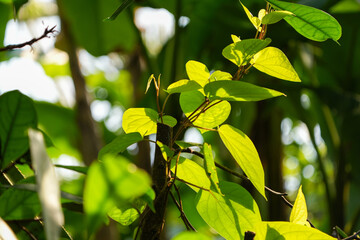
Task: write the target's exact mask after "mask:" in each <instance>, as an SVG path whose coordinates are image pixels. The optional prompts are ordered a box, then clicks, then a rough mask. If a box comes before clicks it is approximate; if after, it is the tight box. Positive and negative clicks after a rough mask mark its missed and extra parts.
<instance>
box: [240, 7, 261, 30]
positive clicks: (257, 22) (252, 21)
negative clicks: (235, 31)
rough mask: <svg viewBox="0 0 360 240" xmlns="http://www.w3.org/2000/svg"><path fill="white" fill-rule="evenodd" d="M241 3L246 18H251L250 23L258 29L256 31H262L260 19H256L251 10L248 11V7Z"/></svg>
mask: <svg viewBox="0 0 360 240" xmlns="http://www.w3.org/2000/svg"><path fill="white" fill-rule="evenodd" d="M240 3H241V6H242V7H243V9H244V11H245V13H246V16H247V17H248V18H249V20H250V22H251V23H252V24H253V25H254V27H255V28H256V30H258V31H259V32H260V31H261V28H260V25H261V21H260V19H259V18H258V17H254V16H253V15H252V14H251V12H250V11H249V9H247V7H245V5H244V4H242V2H240Z"/></svg>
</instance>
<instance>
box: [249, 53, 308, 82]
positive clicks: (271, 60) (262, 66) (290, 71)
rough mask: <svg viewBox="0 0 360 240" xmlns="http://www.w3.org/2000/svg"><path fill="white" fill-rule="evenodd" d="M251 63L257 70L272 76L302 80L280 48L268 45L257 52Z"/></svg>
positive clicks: (289, 79) (296, 80) (294, 80)
mask: <svg viewBox="0 0 360 240" xmlns="http://www.w3.org/2000/svg"><path fill="white" fill-rule="evenodd" d="M251 63H252V64H253V66H254V67H255V68H256V69H257V70H259V71H261V72H264V73H266V74H268V75H270V76H273V77H276V78H279V79H283V80H287V81H292V82H301V80H300V78H299V76H298V74H297V73H296V71H295V69H294V68H293V66H292V65H291V63H290V61H289V60H288V58H287V57H286V55H285V54H284V53H283V52H282V51H281V50H280V49H278V48H275V47H267V48H265V49H263V50H261V51H260V52H258V53H257V54H255V56H254V58H253V59H252V60H251Z"/></svg>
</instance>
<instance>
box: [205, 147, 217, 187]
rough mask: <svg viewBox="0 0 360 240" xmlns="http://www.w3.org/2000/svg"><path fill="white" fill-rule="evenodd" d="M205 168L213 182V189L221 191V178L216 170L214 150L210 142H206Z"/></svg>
mask: <svg viewBox="0 0 360 240" xmlns="http://www.w3.org/2000/svg"><path fill="white" fill-rule="evenodd" d="M203 151H204V168H205V171H206V173H207V175H208V177H209V179H210V182H211V190H213V191H215V192H217V193H220V194H221V190H220V188H219V178H218V175H217V172H216V167H215V162H214V157H213V152H212V148H211V145H210V144H207V143H204V148H203Z"/></svg>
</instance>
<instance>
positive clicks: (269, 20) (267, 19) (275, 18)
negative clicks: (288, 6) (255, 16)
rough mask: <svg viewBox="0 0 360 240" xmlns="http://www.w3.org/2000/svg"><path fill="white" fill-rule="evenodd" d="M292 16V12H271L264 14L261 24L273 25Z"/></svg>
mask: <svg viewBox="0 0 360 240" xmlns="http://www.w3.org/2000/svg"><path fill="white" fill-rule="evenodd" d="M290 15H294V14H293V13H292V12H289V11H273V12H270V13H268V14H266V15H265V16H264V17H263V18H262V19H261V23H262V24H274V23H277V22H279V21H280V20H282V19H284V18H285V17H286V16H290Z"/></svg>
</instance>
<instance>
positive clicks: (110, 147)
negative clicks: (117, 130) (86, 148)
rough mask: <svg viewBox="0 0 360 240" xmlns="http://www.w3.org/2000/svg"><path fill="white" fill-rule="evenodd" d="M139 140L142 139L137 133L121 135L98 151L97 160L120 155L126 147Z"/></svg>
mask: <svg viewBox="0 0 360 240" xmlns="http://www.w3.org/2000/svg"><path fill="white" fill-rule="evenodd" d="M141 140H142V137H141V135H140V134H139V133H138V132H133V133H128V134H121V135H119V136H117V137H116V138H115V139H114V140H112V141H111V142H110V143H108V144H107V145H105V146H104V147H103V148H102V149H101V150H100V152H99V159H102V158H103V157H104V156H105V155H106V154H114V155H117V154H119V153H122V152H124V151H125V150H126V148H127V147H129V146H130V145H132V144H134V143H137V142H139V141H141Z"/></svg>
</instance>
